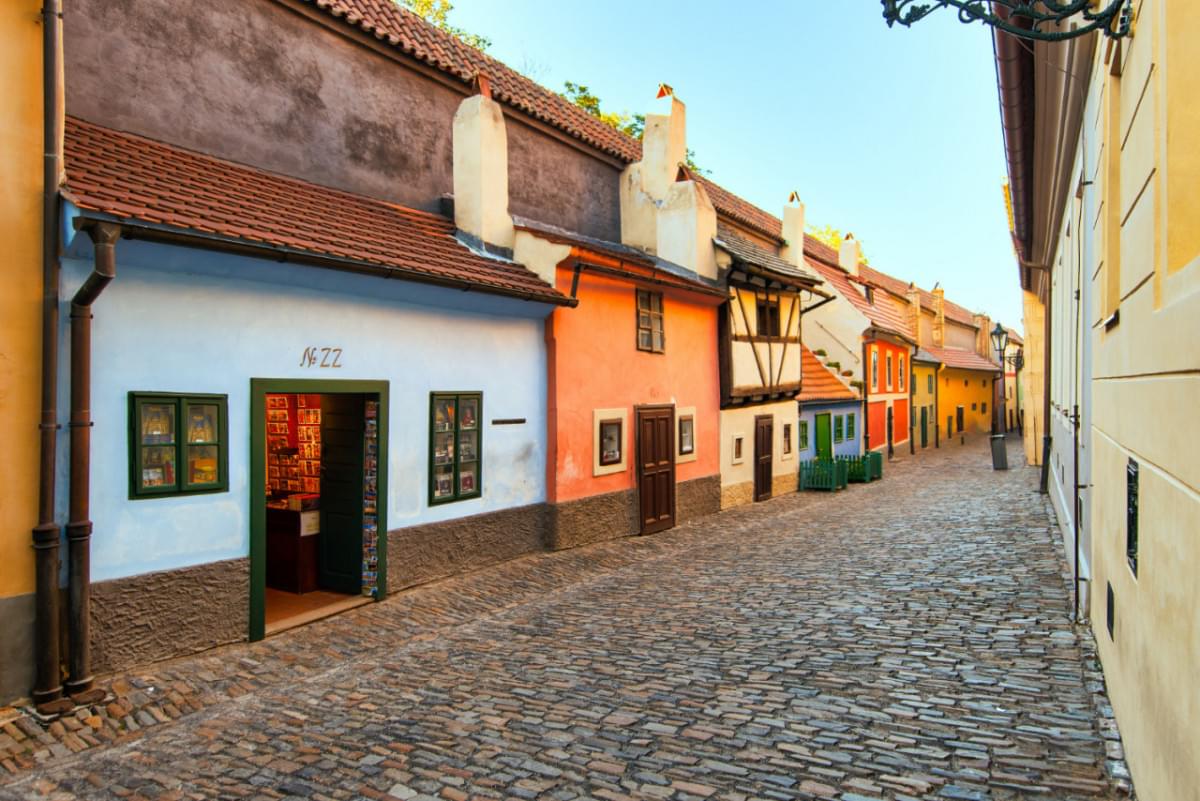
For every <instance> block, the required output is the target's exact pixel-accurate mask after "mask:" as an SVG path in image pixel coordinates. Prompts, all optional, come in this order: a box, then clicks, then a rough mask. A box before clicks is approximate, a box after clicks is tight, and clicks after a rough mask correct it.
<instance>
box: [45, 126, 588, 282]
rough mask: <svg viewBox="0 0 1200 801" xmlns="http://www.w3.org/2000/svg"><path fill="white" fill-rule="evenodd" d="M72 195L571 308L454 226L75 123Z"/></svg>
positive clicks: (90, 203)
mask: <svg viewBox="0 0 1200 801" xmlns="http://www.w3.org/2000/svg"><path fill="white" fill-rule="evenodd" d="M65 155H66V171H67V183H66V187H65V188H64V190H63V194H64V195H65V196H66V197H67V198H68V199H69V200H71V201H72V202H73V203H75V205H77V206H79V207H80V208H82V209H88V210H92V211H99V212H103V213H106V214H111V215H114V216H116V217H119V218H123V219H136V220H138V221H140V222H146V223H152V224H159V225H165V226H170V227H172V228H176V229H182V230H188V231H199V232H204V233H211V234H218V235H220V236H225V237H232V238H236V239H239V240H242V241H245V242H248V243H251V244H258V245H266V246H272V247H284V248H289V249H292V250H298V251H303V252H305V253H308V254H312V255H317V256H330V257H333V258H335V259H343V260H350V261H355V262H360V263H367V264H371V265H375V266H378V267H382V268H387V269H389V270H392V271H394V272H395V274H396V277H398V278H408V279H410V280H414V281H422V280H424V281H429V282H431V283H450V284H453V285H455V286H464V287H477V288H479V289H480V290H484V291H492V292H496V293H498V294H504V295H515V296H519V297H528V298H530V299H535V300H540V301H545V302H549V303H559V304H567V303H568V302H569V301H568V299H567V298H566V297H565V296H564V295H562V294H561V293H559V292H558V291H557V290H555V289H554V288H553V287H551V286H550V285H549V284H547V283H546V282H544V281H542V280H541V279H540V278H538V277H537V276H536V275H535V274H534V273H532V272H531V271H529V270H527V269H526V268H524V267H522V266H521V265H519V264H515V263H513V262H509V261H503V260H500V259H493V258H488V257H485V256H481V255H479V254H477V253H475V252H473V251H471V250H469V249H468V248H467V247H465V246H464V245H463V244H462V243H460V242H459V241H458V240H457V239H456V238H455V227H454V223H453V222H451V221H450V220H448V219H446V218H444V217H439V216H438V215H436V214H430V213H428V212H424V211H417V210H414V209H409V208H405V207H403V206H397V205H394V204H391V203H385V202H383V201H380V200H375V199H374V198H367V197H363V196H361V195H353V194H350V193H348V192H342V191H340V190H336V189H329V188H327V187H323V186H317V185H316V184H311V183H306V182H304V181H299V180H296V179H294V178H288V177H284V176H281V175H276V174H273V173H268V172H264V171H262V170H258V169H255V168H253V167H247V166H244V165H241V164H235V163H233V162H229V161H224V160H221V159H217V158H214V157H212V156H206V155H202V154H199V153H195V152H193V151H189V150H184V149H182V148H178V147H174V146H172V145H167V144H163V143H161V142H156V141H153V140H150V139H146V138H144V137H141V136H135V135H132V134H127V133H121V132H118V131H114V130H111V129H108V128H103V127H101V126H98V125H93V124H92V123H88V122H84V121H82V120H79V119H75V118H73V117H68V118H67V126H66V149H65Z"/></svg>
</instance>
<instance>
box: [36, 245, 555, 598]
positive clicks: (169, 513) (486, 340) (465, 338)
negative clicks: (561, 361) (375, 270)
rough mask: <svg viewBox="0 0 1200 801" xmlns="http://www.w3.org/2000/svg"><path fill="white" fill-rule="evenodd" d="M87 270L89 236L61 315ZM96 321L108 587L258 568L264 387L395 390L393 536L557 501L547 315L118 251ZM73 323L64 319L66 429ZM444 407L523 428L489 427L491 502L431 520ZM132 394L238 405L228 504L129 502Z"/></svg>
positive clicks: (248, 263) (151, 249) (247, 266)
mask: <svg viewBox="0 0 1200 801" xmlns="http://www.w3.org/2000/svg"><path fill="white" fill-rule="evenodd" d="M91 264H92V262H91V248H90V244H89V243H88V242H87V237H86V236H80V237H77V238H76V240H75V242H74V244H73V245H72V247H71V249H70V250H69V251H68V258H66V259H65V260H64V265H63V267H64V276H63V297H64V298H70V297H71V295H72V293H73V292H74V291H75V289H76V288H77V287H78V285H79V284H80V283H81V282H82V279H83V277H84V276H85V275H86V274H87V273H88V272H89V271H90V270H91ZM94 308H95V323H94V335H93V353H94V359H95V362H94V365H95V366H94V370H93V390H92V392H93V414H94V419H95V428H94V429H93V431H92V455H93V456H92V483H91V502H92V509H91V514H92V519H93V521H94V522H95V534H94V536H93V538H92V575H93V578H94V579H96V580H105V579H111V578H118V577H122V576H128V575H134V574H138V573H143V572H148V571H153V570H163V569H169V568H178V567H183V566H186V565H193V564H201V563H205V562H210V561H215V560H220V559H228V558H234V557H243V556H246V555H247V553H248V543H249V508H250V497H249V493H250V490H249V484H248V482H249V469H250V459H251V454H250V453H249V439H250V420H249V416H250V379H251V378H308V379H325V380H333V379H371V380H386V381H388V382H389V384H390V389H389V391H390V407H389V442H388V447H389V450H388V459H389V486H388V488H387V493H388V496H387V497H388V509H387V513H388V519H387V521H386V523H387V525H388V527H389V528H399V527H404V526H409V525H413V524H417V523H427V522H434V521H438V520H445V519H450V518H456V517H462V516H465V515H471V514H478V513H481V512H488V511H494V510H498V509H504V508H509V507H516V506H522V505H526V504H531V503H537V502H540V501H543V500H544V499H545V486H544V485H545V478H544V477H545V459H546V442H545V432H546V422H545V421H546V384H545V373H546V369H545V350H544V343H543V327H544V318H545V315H546V314H547V313H548V312H549V310H550V308H549V307H548V306H546V305H544V304H535V303H529V302H523V301H517V300H509V299H502V298H496V297H494V296H488V295H483V294H480V293H474V292H472V293H467V292H463V291H461V290H450V289H439V288H435V287H429V286H421V285H417V284H411V283H407V282H402V281H388V280H385V279H379V278H370V277H365V276H355V275H349V274H346V273H339V272H334V271H330V270H321V269H316V268H309V267H300V266H293V265H287V264H278V263H274V262H267V261H262V260H255V259H248V258H243V257H234V256H224V255H219V254H214V253H209V252H203V251H198V250H189V249H184V248H173V247H167V246H163V245H154V244H148V243H144V242H139V241H120V242H119V243H118V244H117V278H116V280H115V281H114V282H113V283H112V284H111V285H110V286H109V287H108V289H107V290H105V292H104V294H103V295H102V296H101V297H100V299H99V300H98V301H97V302H96V305H95V307H94ZM67 316H68V315H67V311H66V309H65V308H64V310H63V314H62V319H63V325H64V332H63V338H62V342H63V353H62V355H61V357H60V358H61V362H60V364H61V366H62V370H61V372H62V378H61V379H60V381H61V383H60V387H61V388H62V392H61V393H60V400H59V403H60V408H61V410H62V411H60V417H61V419H64V420H65V419H66V410H67V409H68V403H67V391H66V390H67V386H68V382H67V380H66V375H67V370H68V366H69V361H68V359H69V354H68V352H67V347H68V343H69V341H70V340H69V337H68V336H67V333H66V325H67V323H68V321H67ZM308 346H316V347H324V346H331V347H340V348H342V364H343V366H342V367H341V368H340V369H320V368H312V367H304V366H301V354H302V353H303V351H304V349H305V347H308ZM434 390H439V391H453V390H464V391H465V390H480V391H482V392H483V404H484V409H483V416H484V419H485V421H490V420H492V419H493V418H497V417H503V418H517V417H523V418H525V419H526V421H527V422H526V423H525V424H523V425H513V426H492V425H490V422H488V423H485V426H484V428H483V497H482V498H479V499H475V500H469V501H463V502H459V503H452V504H447V505H444V506H439V507H436V508H430V507H429V505H428V503H427V487H428V475H427V471H428V466H427V461H428V455H427V452H428V447H429V422H428V419H429V393H430V392H431V391H434ZM130 391H162V392H181V393H186V392H197V393H221V394H227V395H228V396H229V491H228V492H222V493H217V494H207V495H194V496H182V497H174V498H159V499H150V500H136V501H134V500H129V498H128V481H129V466H128V450H129V445H128V440H127V437H128V430H127V426H128V423H127V421H128V398H127V394H128V393H129V392H130ZM67 439H68V438H67V437H66V436H63V437H60V443H62V448H61V452H60V454H59V462H58V464H59V481H60V486H61V487H62V488H63V491H62V492H61V493H60V496H59V498H60V507H62V508H60V511H59V514H60V519H65V514H66V512H65V502H66V498H67V491H66V488H67V477H66V466H67V450H66V443H67Z"/></svg>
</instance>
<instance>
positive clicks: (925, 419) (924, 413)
mask: <svg viewBox="0 0 1200 801" xmlns="http://www.w3.org/2000/svg"><path fill="white" fill-rule="evenodd" d="M921 447H922V448H928V447H929V407H928V406H922V407H921Z"/></svg>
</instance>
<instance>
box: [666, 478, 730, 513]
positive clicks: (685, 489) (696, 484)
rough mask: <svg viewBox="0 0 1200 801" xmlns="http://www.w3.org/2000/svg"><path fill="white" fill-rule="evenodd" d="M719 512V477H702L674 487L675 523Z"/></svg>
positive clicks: (682, 482)
mask: <svg viewBox="0 0 1200 801" xmlns="http://www.w3.org/2000/svg"><path fill="white" fill-rule="evenodd" d="M719 511H721V477H720V476H719V475H716V476H704V477H703V478H693V479H692V480H691V481H681V482H679V483H678V484H676V485H675V523H676V524H679V523H686V522H687V521H689V520H695V519H696V518H698V517H704V516H706V515H712V514H716V513H717V512H719Z"/></svg>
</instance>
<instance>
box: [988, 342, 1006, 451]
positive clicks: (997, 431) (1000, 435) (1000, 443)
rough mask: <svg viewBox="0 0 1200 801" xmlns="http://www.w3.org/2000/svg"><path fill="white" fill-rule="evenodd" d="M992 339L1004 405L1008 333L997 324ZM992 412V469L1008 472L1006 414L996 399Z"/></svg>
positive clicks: (993, 399) (993, 402)
mask: <svg viewBox="0 0 1200 801" xmlns="http://www.w3.org/2000/svg"><path fill="white" fill-rule="evenodd" d="M991 337H992V347H993V348H994V349H995V351H996V362H997V363H998V364H999V365H1000V402H1001V403H1004V402H1005V401H1004V349H1005V348H1006V347H1007V346H1008V332H1007V331H1005V330H1004V326H1002V325H1000V323H996V327H995V328H993V329H992V333H991ZM992 411H993V412H995V413H996V415H995V420H996V425H995V426H994V427H993V428H992V469H993V470H1007V469H1008V452H1007V451H1006V450H1005V447H1004V414H1003V413H1002V412H1001V411H1000V407H998V406H996V403H995V397H993V398H992Z"/></svg>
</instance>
